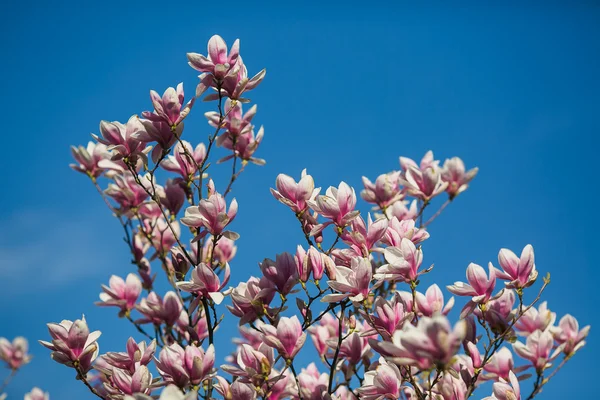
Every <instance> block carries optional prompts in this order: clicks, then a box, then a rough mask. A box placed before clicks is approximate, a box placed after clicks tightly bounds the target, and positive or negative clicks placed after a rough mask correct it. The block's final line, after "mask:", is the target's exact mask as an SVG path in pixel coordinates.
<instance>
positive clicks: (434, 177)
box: [403, 167, 448, 202]
mask: <svg viewBox="0 0 600 400" xmlns="http://www.w3.org/2000/svg"><path fill="white" fill-rule="evenodd" d="M404 179H405V180H404V182H403V183H404V185H405V186H406V188H407V190H408V193H409V194H410V195H411V196H414V197H417V198H419V199H421V200H423V201H425V202H428V201H430V200H431V199H432V198H433V197H435V196H437V195H439V194H440V193H442V192H444V190H446V187H448V182H444V181H443V180H442V175H441V173H440V170H439V168H434V167H429V168H427V169H425V170H421V169H419V168H417V167H409V168H408V170H407V171H406V174H405V177H404Z"/></svg>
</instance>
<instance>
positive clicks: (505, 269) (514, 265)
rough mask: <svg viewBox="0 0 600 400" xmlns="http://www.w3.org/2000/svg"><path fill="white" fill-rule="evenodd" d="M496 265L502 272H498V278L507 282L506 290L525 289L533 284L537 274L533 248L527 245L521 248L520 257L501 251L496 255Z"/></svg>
mask: <svg viewBox="0 0 600 400" xmlns="http://www.w3.org/2000/svg"><path fill="white" fill-rule="evenodd" d="M498 263H500V266H501V267H502V272H498V278H500V279H504V280H507V281H509V282H507V283H506V287H507V288H516V289H519V288H526V287H529V286H531V285H533V283H534V282H535V280H536V279H537V276H538V272H537V270H536V269H535V256H534V253H533V247H532V246H531V245H530V244H528V245H527V246H525V248H523V251H522V252H521V257H517V255H516V254H515V253H513V252H512V251H510V250H508V249H502V250H500V252H499V253H498Z"/></svg>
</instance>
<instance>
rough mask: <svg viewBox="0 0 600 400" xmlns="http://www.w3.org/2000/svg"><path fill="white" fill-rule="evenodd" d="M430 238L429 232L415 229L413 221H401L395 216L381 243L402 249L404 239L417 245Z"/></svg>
mask: <svg viewBox="0 0 600 400" xmlns="http://www.w3.org/2000/svg"><path fill="white" fill-rule="evenodd" d="M428 238H429V232H427V231H426V230H424V229H419V228H417V227H415V221H414V220H413V219H405V220H399V219H398V218H396V217H395V216H394V217H392V218H391V219H390V221H389V223H388V226H387V230H386V232H385V235H384V236H383V237H382V238H381V242H382V243H385V244H387V245H388V246H392V247H400V245H401V243H402V239H408V240H410V241H411V242H413V243H414V244H415V245H417V244H419V243H421V242H423V241H425V240H426V239H428Z"/></svg>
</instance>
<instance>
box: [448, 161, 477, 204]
mask: <svg viewBox="0 0 600 400" xmlns="http://www.w3.org/2000/svg"><path fill="white" fill-rule="evenodd" d="M478 171H479V168H477V167H475V168H473V169H470V170H469V171H467V172H465V164H464V163H463V161H462V160H461V159H460V158H458V157H452V158H450V159H448V160H446V161H444V166H443V167H442V181H444V182H446V183H448V187H447V188H446V192H447V193H448V195H449V196H450V198H451V199H453V198H455V197H456V196H458V195H459V194H461V193H462V192H464V191H465V190H467V188H468V187H469V182H471V181H472V180H473V178H475V175H477V172H478Z"/></svg>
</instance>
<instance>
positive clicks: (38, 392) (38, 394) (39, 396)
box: [23, 387, 50, 400]
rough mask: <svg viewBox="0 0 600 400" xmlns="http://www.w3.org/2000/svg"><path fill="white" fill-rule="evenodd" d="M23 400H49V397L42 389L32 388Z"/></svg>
mask: <svg viewBox="0 0 600 400" xmlns="http://www.w3.org/2000/svg"><path fill="white" fill-rule="evenodd" d="M23 400H50V395H49V394H48V392H44V391H42V389H40V388H38V387H34V388H33V389H31V392H29V393H25V397H24V398H23Z"/></svg>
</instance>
